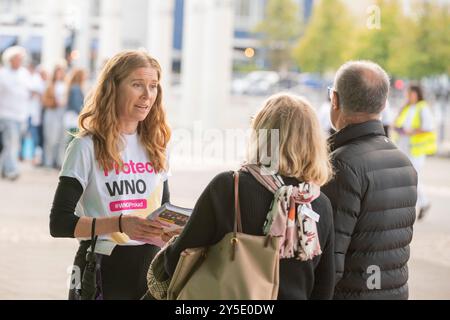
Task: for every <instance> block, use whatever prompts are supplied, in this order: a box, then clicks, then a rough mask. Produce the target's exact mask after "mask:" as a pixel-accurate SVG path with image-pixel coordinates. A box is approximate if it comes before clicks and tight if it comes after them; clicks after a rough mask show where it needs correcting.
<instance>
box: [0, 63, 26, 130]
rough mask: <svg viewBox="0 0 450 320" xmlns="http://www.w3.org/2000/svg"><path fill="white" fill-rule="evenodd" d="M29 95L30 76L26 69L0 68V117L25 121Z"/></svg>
mask: <svg viewBox="0 0 450 320" xmlns="http://www.w3.org/2000/svg"><path fill="white" fill-rule="evenodd" d="M30 97H31V78H30V73H29V72H28V70H27V69H25V68H23V67H20V68H19V69H17V70H13V69H11V68H10V67H4V68H0V119H8V120H14V121H19V122H25V121H26V120H27V117H28V115H29V103H30Z"/></svg>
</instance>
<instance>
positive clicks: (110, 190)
mask: <svg viewBox="0 0 450 320" xmlns="http://www.w3.org/2000/svg"><path fill="white" fill-rule="evenodd" d="M123 137H124V142H125V145H126V147H125V149H124V150H123V151H122V153H121V156H122V160H123V163H124V165H123V167H122V168H121V169H119V168H115V169H113V170H111V171H109V172H107V171H105V170H103V169H101V168H100V167H99V165H98V163H97V161H95V154H94V144H93V141H92V137H91V136H85V137H82V138H76V139H74V140H73V141H72V142H71V143H70V145H69V147H68V149H67V152H66V156H65V160H64V164H63V167H62V170H61V173H60V176H66V177H72V178H76V179H77V180H78V181H79V182H80V184H81V186H82V187H83V194H82V196H81V198H80V200H79V202H78V204H77V207H76V210H75V214H76V215H77V216H79V217H82V216H87V217H113V216H118V215H120V214H124V215H128V214H131V213H133V214H138V215H141V216H143V217H144V216H147V215H148V214H149V213H151V212H152V211H154V210H155V209H157V208H158V207H160V206H161V201H162V191H163V182H164V181H165V180H167V177H168V174H167V173H166V172H161V173H156V172H155V169H154V168H153V166H152V164H151V162H150V161H149V159H148V156H147V153H146V152H145V149H144V148H143V147H142V146H141V144H140V142H139V136H138V134H132V135H123ZM99 240H100V241H98V242H97V246H96V250H95V251H96V252H98V253H102V254H107V255H109V254H110V253H111V252H112V249H113V248H114V246H115V245H117V244H120V245H141V244H143V243H142V242H139V241H133V240H130V239H129V238H128V237H127V236H126V235H125V234H123V233H119V232H115V233H112V234H109V235H103V236H99Z"/></svg>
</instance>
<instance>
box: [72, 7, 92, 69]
mask: <svg viewBox="0 0 450 320" xmlns="http://www.w3.org/2000/svg"><path fill="white" fill-rule="evenodd" d="M77 10H78V11H77V13H76V20H77V21H76V25H75V27H76V36H75V46H74V49H75V50H77V51H78V59H77V60H76V61H74V64H75V65H76V66H77V67H80V68H83V69H86V70H89V66H90V56H91V19H90V18H91V0H78V2H77Z"/></svg>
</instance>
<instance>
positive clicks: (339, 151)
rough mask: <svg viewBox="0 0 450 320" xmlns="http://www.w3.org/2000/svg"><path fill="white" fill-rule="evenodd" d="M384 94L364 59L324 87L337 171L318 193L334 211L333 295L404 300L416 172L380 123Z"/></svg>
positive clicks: (379, 73) (382, 80)
mask: <svg viewBox="0 0 450 320" xmlns="http://www.w3.org/2000/svg"><path fill="white" fill-rule="evenodd" d="M388 92H389V77H388V75H387V74H386V72H385V71H384V70H383V69H382V68H381V67H380V66H378V65H377V64H375V63H372V62H369V61H352V62H348V63H346V64H344V65H343V66H341V68H340V69H339V70H338V72H337V74H336V77H335V81H334V85H333V87H331V88H329V95H330V99H331V109H330V117H331V122H332V123H333V127H334V128H335V129H336V131H337V132H336V133H335V134H334V135H333V136H331V137H330V145H331V151H332V159H333V165H334V168H335V171H336V174H335V177H334V178H333V180H332V181H330V182H329V183H328V184H327V185H326V186H325V187H324V188H323V189H322V190H323V192H324V193H325V194H326V195H327V196H328V198H329V199H330V200H331V203H332V206H333V214H334V227H335V259H336V261H335V263H336V287H335V294H334V297H335V299H407V298H408V284H407V280H408V267H407V261H408V259H409V243H410V242H411V239H412V226H413V223H414V220H415V211H414V210H415V205H416V200H417V174H416V171H415V170H414V168H413V167H412V165H411V163H410V161H409V160H408V158H407V157H406V156H405V155H404V154H403V153H402V152H401V151H399V150H398V149H397V147H396V146H395V145H394V144H393V143H392V142H391V141H390V140H389V138H387V137H386V135H385V131H384V129H383V124H382V122H381V121H380V115H381V112H382V111H383V109H384V108H385V106H386V100H387V97H388Z"/></svg>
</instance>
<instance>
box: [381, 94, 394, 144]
mask: <svg viewBox="0 0 450 320" xmlns="http://www.w3.org/2000/svg"><path fill="white" fill-rule="evenodd" d="M381 122H382V123H383V128H384V132H385V133H386V137H389V135H390V131H389V129H390V127H391V126H392V123H393V122H394V115H393V114H392V110H391V105H390V103H389V100H387V101H386V107H385V108H384V109H383V111H382V112H381Z"/></svg>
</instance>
